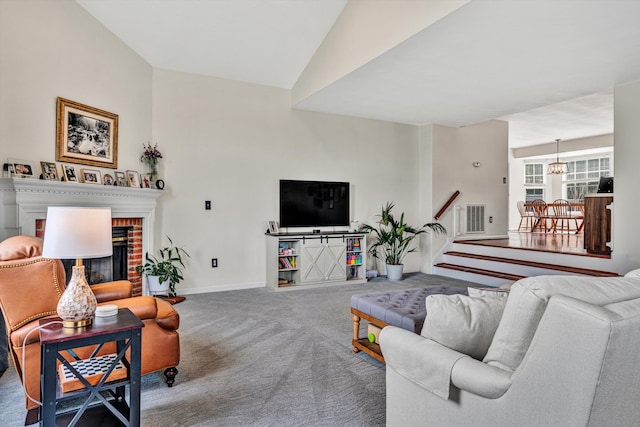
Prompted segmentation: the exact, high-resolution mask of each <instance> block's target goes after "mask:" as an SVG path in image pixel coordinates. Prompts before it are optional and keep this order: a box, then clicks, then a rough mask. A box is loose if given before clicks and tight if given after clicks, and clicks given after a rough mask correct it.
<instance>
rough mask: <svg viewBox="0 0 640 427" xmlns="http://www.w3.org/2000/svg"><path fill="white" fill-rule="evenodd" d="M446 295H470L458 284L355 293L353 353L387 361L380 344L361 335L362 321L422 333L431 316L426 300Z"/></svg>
mask: <svg viewBox="0 0 640 427" xmlns="http://www.w3.org/2000/svg"><path fill="white" fill-rule="evenodd" d="M435 294H444V295H454V294H463V295H467V289H466V288H457V287H454V286H429V287H426V288H413V289H404V290H398V291H389V292H377V293H372V294H365V295H352V296H351V314H353V340H352V345H353V352H354V353H357V352H359V351H364V352H365V353H367V354H368V355H370V356H371V357H373V358H374V359H376V360H378V361H380V362H382V363H384V358H383V357H382V353H381V352H380V346H379V345H378V344H377V343H372V342H369V340H368V339H367V338H360V320H361V319H364V320H366V321H367V322H369V323H371V324H373V325H375V326H377V327H379V328H384V327H385V326H388V325H393V326H397V327H399V328H403V329H407V330H409V331H411V332H415V333H417V334H419V333H420V332H421V331H422V325H423V324H424V319H425V317H427V310H426V308H425V299H426V298H427V296H429V295H435Z"/></svg>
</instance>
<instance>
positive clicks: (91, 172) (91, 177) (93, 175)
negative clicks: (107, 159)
mask: <svg viewBox="0 0 640 427" xmlns="http://www.w3.org/2000/svg"><path fill="white" fill-rule="evenodd" d="M80 174H81V175H82V182H84V183H85V184H102V179H101V177H100V171H99V170H97V169H80Z"/></svg>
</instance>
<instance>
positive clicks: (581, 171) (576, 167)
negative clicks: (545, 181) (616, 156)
mask: <svg viewBox="0 0 640 427" xmlns="http://www.w3.org/2000/svg"><path fill="white" fill-rule="evenodd" d="M610 163H611V162H610V159H609V158H608V157H600V158H595V159H587V160H576V161H573V162H569V164H568V167H569V172H568V173H567V174H566V176H565V185H566V190H567V192H566V194H567V200H569V201H576V202H578V201H580V202H582V201H584V196H586V195H587V194H593V193H595V192H596V191H597V190H598V182H599V181H600V177H601V176H609V174H610Z"/></svg>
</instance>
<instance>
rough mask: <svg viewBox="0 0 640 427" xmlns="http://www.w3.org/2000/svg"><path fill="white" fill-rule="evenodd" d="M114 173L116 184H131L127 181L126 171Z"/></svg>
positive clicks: (121, 185) (124, 185)
mask: <svg viewBox="0 0 640 427" xmlns="http://www.w3.org/2000/svg"><path fill="white" fill-rule="evenodd" d="M114 175H115V176H116V185H117V186H118V187H128V186H129V184H128V183H127V176H126V175H125V174H124V172H114Z"/></svg>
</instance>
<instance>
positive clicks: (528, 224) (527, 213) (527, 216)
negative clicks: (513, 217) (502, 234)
mask: <svg viewBox="0 0 640 427" xmlns="http://www.w3.org/2000/svg"><path fill="white" fill-rule="evenodd" d="M517 206H518V212H520V224H519V225H518V231H520V230H521V229H522V223H523V222H524V229H525V231H527V230H531V229H532V228H533V220H534V213H533V209H530V210H527V208H526V207H525V203H524V202H523V201H522V200H518V202H517Z"/></svg>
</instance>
